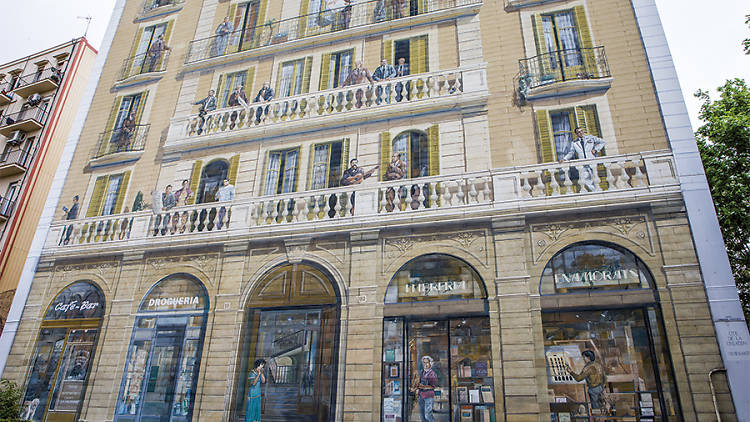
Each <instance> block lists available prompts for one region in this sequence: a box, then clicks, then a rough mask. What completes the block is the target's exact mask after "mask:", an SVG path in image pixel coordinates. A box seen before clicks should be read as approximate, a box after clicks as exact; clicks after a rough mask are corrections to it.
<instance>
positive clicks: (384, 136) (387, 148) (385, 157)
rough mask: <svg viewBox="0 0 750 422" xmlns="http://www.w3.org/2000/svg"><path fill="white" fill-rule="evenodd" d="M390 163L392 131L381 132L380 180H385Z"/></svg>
mask: <svg viewBox="0 0 750 422" xmlns="http://www.w3.org/2000/svg"><path fill="white" fill-rule="evenodd" d="M390 163H391V132H380V180H385V172H386V171H387V170H388V164H390ZM347 164H348V163H347ZM347 167H348V166H347Z"/></svg>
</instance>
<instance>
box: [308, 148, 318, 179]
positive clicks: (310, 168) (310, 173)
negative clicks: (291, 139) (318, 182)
mask: <svg viewBox="0 0 750 422" xmlns="http://www.w3.org/2000/svg"><path fill="white" fill-rule="evenodd" d="M316 145H317V144H312V145H310V159H309V160H308V162H309V163H310V164H309V165H308V166H307V189H308V190H310V189H312V177H313V165H314V164H315V146H316Z"/></svg>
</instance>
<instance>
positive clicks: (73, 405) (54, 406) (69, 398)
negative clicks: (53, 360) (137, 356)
mask: <svg viewBox="0 0 750 422" xmlns="http://www.w3.org/2000/svg"><path fill="white" fill-rule="evenodd" d="M96 334H97V330H72V331H70V333H69V334H68V342H67V344H66V346H65V352H64V354H63V356H64V357H63V361H62V364H61V365H60V370H59V371H58V373H59V375H58V376H57V382H56V383H55V389H54V392H53V393H52V399H51V400H50V406H49V408H50V410H56V411H68V412H75V411H76V410H78V405H79V404H80V402H81V399H82V398H83V393H84V383H85V382H86V375H87V374H88V371H89V366H90V364H91V358H92V357H93V354H94V342H95V340H96Z"/></svg>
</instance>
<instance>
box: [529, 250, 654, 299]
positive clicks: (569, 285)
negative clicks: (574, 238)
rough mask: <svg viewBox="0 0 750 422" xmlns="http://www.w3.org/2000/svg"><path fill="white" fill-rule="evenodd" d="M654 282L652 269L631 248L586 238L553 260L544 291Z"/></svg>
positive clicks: (619, 287) (643, 286)
mask: <svg viewBox="0 0 750 422" xmlns="http://www.w3.org/2000/svg"><path fill="white" fill-rule="evenodd" d="M652 286H653V278H652V277H651V273H650V272H649V271H648V269H647V268H646V266H645V265H644V264H643V262H642V261H641V260H640V259H638V257H636V256H635V254H633V253H632V252H630V251H629V250H627V249H625V248H622V247H620V246H617V245H613V244H610V243H605V242H585V243H576V244H573V245H570V246H568V247H567V248H565V249H563V250H561V251H560V252H558V253H557V254H555V256H553V257H552V259H550V260H549V262H548V263H547V266H546V267H545V268H544V272H543V273H542V279H541V284H540V292H541V294H543V295H551V294H561V293H574V292H578V291H588V290H626V289H649V288H651V287H652Z"/></svg>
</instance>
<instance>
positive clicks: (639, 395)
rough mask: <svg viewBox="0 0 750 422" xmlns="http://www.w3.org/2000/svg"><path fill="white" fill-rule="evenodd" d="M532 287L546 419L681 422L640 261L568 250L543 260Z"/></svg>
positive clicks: (624, 254) (616, 252) (583, 248)
mask: <svg viewBox="0 0 750 422" xmlns="http://www.w3.org/2000/svg"><path fill="white" fill-rule="evenodd" d="M539 288H540V293H541V295H542V298H541V303H542V330H543V335H544V352H545V358H546V364H547V384H548V389H549V391H550V392H551V394H550V395H549V399H550V413H551V414H552V415H553V416H552V417H553V418H557V420H566V419H569V420H580V421H599V420H629V419H632V420H651V421H680V420H682V416H681V413H680V406H679V400H678V396H677V390H676V385H675V382H674V375H673V371H672V364H671V361H670V358H669V352H668V348H667V342H666V340H667V339H666V335H665V332H664V324H663V320H662V317H661V312H660V309H659V305H658V300H657V295H656V294H655V290H654V279H653V276H652V275H651V272H650V271H649V270H648V268H647V267H646V265H645V264H644V263H643V261H641V260H640V259H639V258H638V257H637V256H636V255H635V254H633V253H632V252H630V251H629V250H627V249H625V248H623V247H620V246H618V245H615V244H611V243H606V242H580V243H575V244H572V245H570V246H567V247H566V248H564V249H562V250H561V251H559V252H558V253H557V254H555V255H554V256H553V257H552V258H551V259H550V260H549V262H548V263H547V265H546V267H545V268H544V271H543V273H542V277H541V280H540V286H539Z"/></svg>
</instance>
